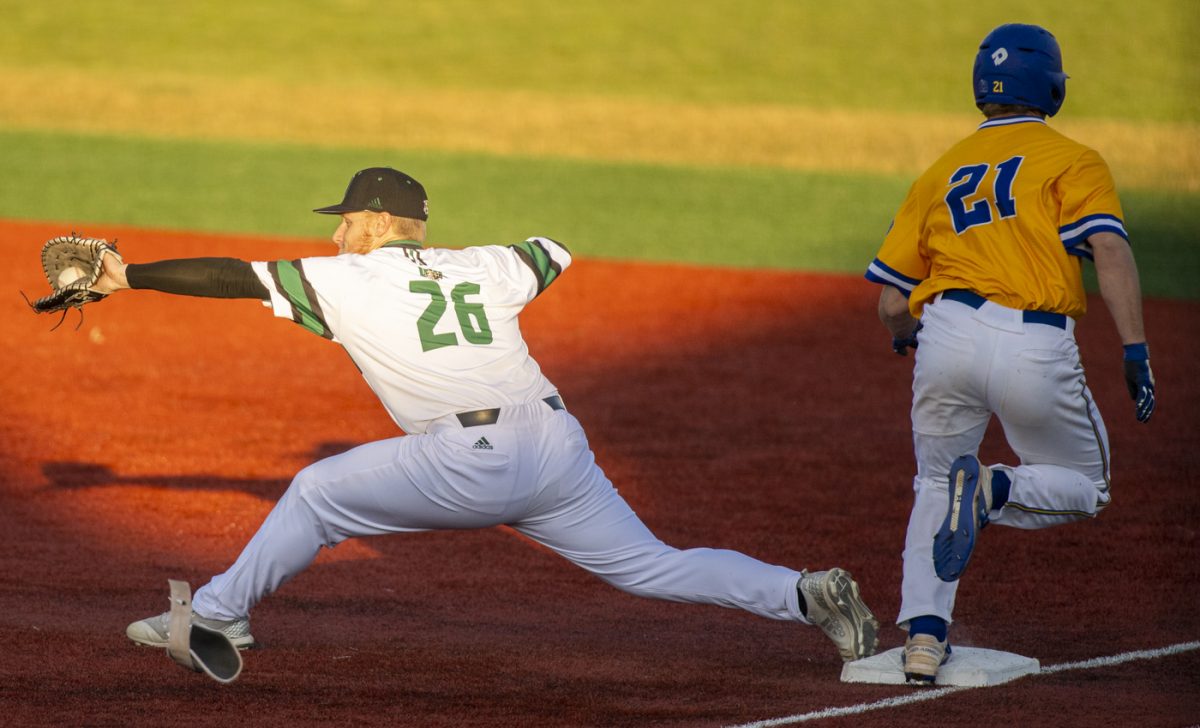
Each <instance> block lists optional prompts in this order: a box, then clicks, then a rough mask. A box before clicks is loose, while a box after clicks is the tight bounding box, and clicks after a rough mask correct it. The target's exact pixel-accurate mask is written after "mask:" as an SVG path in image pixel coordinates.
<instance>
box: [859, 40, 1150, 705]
mask: <svg viewBox="0 0 1200 728" xmlns="http://www.w3.org/2000/svg"><path fill="white" fill-rule="evenodd" d="M972 75H973V81H974V84H973V86H974V90H975V101H976V105H977V106H978V108H979V109H980V111H981V112H982V113H983V114H984V116H985V117H986V120H985V121H984V122H983V123H982V124H980V125H979V128H978V129H976V130H975V131H974V133H972V134H971V135H970V136H968V137H966V138H965V139H963V140H962V141H960V142H959V143H957V144H955V145H954V146H953V147H951V148H950V149H949V150H948V151H947V152H946V153H945V154H944V155H942V157H940V158H939V159H938V160H937V161H936V162H934V163H933V165H932V166H930V168H929V169H928V170H927V171H926V172H925V173H924V174H922V175H921V176H920V177H919V178H918V179H917V181H916V182H915V183H914V184H913V186H912V188H911V189H910V191H909V193H908V196H907V198H906V199H905V201H904V203H903V205H902V206H901V208H900V211H899V212H898V213H897V215H896V218H895V220H894V221H893V224H892V227H891V229H890V230H889V231H888V234H887V236H886V237H885V239H884V242H883V245H882V246H881V248H880V251H879V254H878V256H877V257H876V258H875V260H874V261H872V262H871V264H870V266H869V268H868V270H867V273H866V277H867V279H868V280H871V281H874V282H875V283H879V284H881V285H883V286H884V287H883V289H882V291H881V293H880V298H879V315H880V318H881V320H882V321H883V323H884V325H885V326H886V327H887V328H888V330H889V331H890V332H891V334H892V336H893V342H892V346H893V349H894V350H895V351H896V352H897V353H901V354H903V353H905V351H907V349H908V348H909V347H912V348H914V349H916V350H917V353H916V366H915V369H914V372H913V403H912V431H913V444H914V447H915V451H916V461H917V475H916V478H915V479H914V482H913V489H914V491H915V492H916V496H915V499H914V502H913V507H912V513H911V515H910V518H909V523H908V535H907V539H906V542H905V547H904V577H903V581H902V584H901V606H900V614H899V617H898V620H897V621H898V622H899V623H900V624H901V625H902V626H904V627H907V628H908V639H907V641H906V643H905V650H904V670H905V674H906V676H907V678H908V679H909V680H910V681H911V682H914V683H918V684H920V683H925V684H931V683H934V682H936V679H937V674H938V670H939V668H940V667H941V665H942V664H943V663H944V662H946V661H947V659H949V657H950V643H949V637H948V627H949V624H950V621H951V615H952V612H953V610H954V600H955V595H956V593H957V588H958V579H959V577H960V576H961V575H962V573H963V570H964V569H965V568H966V566H967V562H968V560H969V559H970V557H971V554H972V552H973V550H974V549H975V546H976V541H977V536H978V534H979V531H980V530H981V529H982V528H983V527H984V526H986V525H987V524H988V523H994V524H998V525H1003V526H1009V527H1013V528H1021V529H1039V528H1047V527H1050V526H1056V525H1060V524H1065V523H1071V522H1075V521H1079V520H1083V519H1087V518H1094V517H1095V516H1097V515H1098V514H1099V513H1100V511H1101V510H1103V509H1104V508H1105V507H1106V506H1107V505H1108V504H1109V501H1110V499H1111V492H1110V489H1109V475H1110V473H1109V450H1108V433H1107V432H1106V430H1105V427H1104V420H1103V419H1102V418H1101V417H1100V411H1099V409H1098V408H1097V407H1096V401H1095V399H1094V398H1093V397H1092V393H1091V391H1090V390H1089V389H1088V386H1087V382H1086V380H1085V378H1084V373H1083V365H1082V363H1081V361H1080V357H1079V347H1078V346H1077V345H1076V343H1075V337H1074V331H1075V319H1076V318H1077V317H1078V316H1081V315H1083V313H1084V312H1085V311H1086V309H1087V298H1086V296H1085V294H1084V288H1083V274H1082V263H1081V261H1082V260H1084V259H1091V260H1093V261H1094V262H1095V266H1096V273H1097V277H1098V279H1099V282H1100V290H1101V293H1102V294H1103V297H1104V300H1105V303H1106V304H1107V305H1108V309H1109V311H1110V313H1111V314H1112V317H1113V321H1114V323H1115V324H1116V328H1117V331H1118V333H1119V334H1120V336H1121V340H1122V343H1123V344H1124V354H1123V358H1124V363H1125V378H1126V384H1127V385H1128V388H1129V394H1130V396H1131V397H1132V399H1133V401H1134V413H1135V415H1136V416H1137V419H1138V420H1139V421H1141V422H1145V421H1147V420H1149V419H1150V416H1151V414H1152V413H1153V412H1154V407H1155V384H1154V377H1153V375H1152V374H1151V371H1150V355H1149V347H1148V345H1147V343H1146V333H1145V328H1144V326H1143V322H1142V307H1141V292H1140V286H1139V283H1138V274H1137V266H1136V264H1135V263H1134V259H1133V252H1132V249H1131V248H1130V244H1129V239H1128V235H1127V233H1126V231H1125V224H1124V220H1123V214H1122V212H1121V203H1120V200H1119V199H1118V197H1117V191H1116V186H1115V184H1114V183H1113V179H1112V176H1111V174H1110V173H1109V170H1108V166H1107V165H1106V164H1105V163H1104V160H1103V159H1101V157H1100V155H1099V154H1097V153H1096V152H1095V151H1094V150H1092V149H1090V148H1088V147H1086V146H1084V145H1082V144H1079V143H1078V142H1075V141H1072V140H1071V139H1069V138H1067V137H1065V136H1063V135H1062V134H1060V133H1058V132H1057V131H1055V130H1054V129H1052V128H1050V126H1049V125H1048V124H1047V123H1046V117H1048V116H1054V114H1056V113H1057V112H1058V110H1059V108H1061V106H1062V103H1063V100H1064V99H1065V97H1066V79H1067V75H1066V74H1065V73H1063V67H1062V54H1061V51H1060V49H1059V46H1058V41H1057V40H1055V38H1054V36H1053V35H1051V34H1050V32H1049V31H1047V30H1045V29H1044V28H1040V27H1038V26H1036V25H1023V24H1016V23H1012V24H1006V25H1002V26H1000V27H998V28H996V29H995V30H993V31H992V32H991V33H989V34H988V35H987V37H985V38H984V39H983V42H982V43H981V44H980V46H979V50H978V52H977V54H976V58H975V65H974V71H973V74H972ZM918 344H919V347H920V348H917V347H918ZM993 413H994V414H996V415H997V416H998V417H999V418H1000V422H1001V423H1002V424H1003V426H1004V434H1005V437H1006V439H1007V440H1008V444H1009V445H1010V446H1012V449H1013V452H1014V453H1015V454H1016V455H1017V457H1018V458H1020V463H1019V464H1017V465H1007V464H995V465H991V466H987V465H983V464H982V463H980V461H979V458H978V456H977V455H978V451H979V446H980V443H981V442H982V440H983V435H984V432H985V431H986V429H987V426H988V422H989V421H990V420H991V418H992V415H993Z"/></svg>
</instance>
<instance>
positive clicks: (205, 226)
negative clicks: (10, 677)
mask: <svg viewBox="0 0 1200 728" xmlns="http://www.w3.org/2000/svg"><path fill="white" fill-rule="evenodd" d="M4 4H5V5H6V6H9V7H6V18H7V22H6V23H5V24H4V25H3V26H0V158H3V160H4V162H5V164H4V167H5V175H4V176H3V177H2V178H0V217H7V218H16V219H40V220H52V221H61V222H62V223H63V224H64V226H65V227H75V228H86V225H87V223H89V222H91V223H98V222H111V223H123V224H134V225H144V226H153V227H165V228H175V229H195V230H205V231H223V232H248V233H272V234H285V235H298V236H312V237H314V238H323V237H325V236H326V235H327V234H328V233H329V232H330V231H329V220H327V219H325V218H323V217H320V216H317V215H313V214H311V213H308V210H309V209H311V208H312V207H315V206H318V205H322V204H328V203H329V202H332V201H334V200H336V199H337V198H338V197H339V196H340V194H341V191H342V189H343V188H344V185H345V182H346V180H347V179H348V177H349V175H350V174H351V173H352V172H353V171H354V170H356V169H358V168H361V167H364V166H371V165H376V164H387V165H391V166H396V167H399V168H401V169H404V170H405V171H408V172H410V173H411V174H413V175H414V176H416V177H417V178H418V179H421V180H422V181H423V182H424V183H425V184H426V187H427V188H428V189H429V190H430V193H431V197H432V200H431V206H432V218H431V236H432V238H433V240H434V241H435V242H440V243H444V244H450V245H461V244H469V243H476V242H508V241H511V240H514V239H519V238H523V237H525V236H526V235H529V234H535V233H537V234H547V235H550V236H553V237H557V238H560V239H562V240H564V241H566V242H568V243H570V244H571V245H572V247H573V249H575V250H576V251H577V252H579V253H583V254H586V255H592V256H602V257H610V258H629V259H643V260H678V261H688V262H696V263H706V264H722V265H735V266H764V267H778V268H791V269H811V270H823V271H840V272H848V273H855V274H857V273H859V272H861V271H862V270H863V268H864V267H865V265H866V263H867V262H869V260H870V259H871V257H872V255H873V254H874V252H875V250H876V248H877V245H878V242H879V240H880V237H881V236H882V234H883V232H884V231H885V230H886V228H887V225H888V222H889V221H890V219H891V216H892V214H893V212H894V211H895V208H896V206H897V205H898V204H899V202H900V200H901V198H902V197H903V195H904V192H905V190H906V189H907V186H908V184H909V183H910V182H911V180H912V177H913V176H914V175H915V174H916V173H917V172H918V171H919V169H920V166H921V165H922V164H923V163H925V162H927V161H929V158H930V155H931V154H932V153H934V152H933V151H931V150H936V149H940V147H941V145H943V143H944V141H943V140H944V139H946V138H953V137H951V136H948V135H956V136H961V135H963V134H965V133H967V132H969V130H970V129H971V128H972V126H973V125H974V124H975V123H976V122H977V116H976V115H975V112H974V110H973V109H972V108H971V105H970V99H969V96H968V94H969V75H970V62H971V58H972V55H973V50H974V47H975V45H976V44H977V43H978V41H979V39H980V38H981V37H982V35H983V34H984V33H986V32H987V31H988V30H989V29H990V28H991V27H993V26H994V25H996V24H998V23H1000V22H1005V21H1010V20H1021V21H1028V22H1039V23H1042V24H1045V25H1046V26H1048V27H1050V28H1051V29H1052V30H1054V31H1055V33H1056V34H1057V35H1058V37H1059V38H1060V40H1061V41H1062V43H1063V46H1064V56H1065V60H1066V66H1067V70H1068V72H1070V73H1071V76H1072V80H1071V81H1070V82H1069V85H1068V89H1069V94H1068V101H1067V105H1066V108H1065V110H1064V112H1063V114H1062V115H1061V117H1060V118H1061V119H1062V123H1063V124H1064V125H1067V124H1071V123H1077V124H1083V125H1084V126H1082V127H1080V128H1081V129H1082V130H1083V132H1084V138H1085V140H1086V141H1088V143H1091V144H1093V145H1095V146H1097V147H1098V148H1099V149H1100V150H1101V152H1102V153H1104V154H1105V156H1106V157H1110V161H1112V162H1113V169H1114V174H1115V175H1116V177H1117V181H1118V185H1119V186H1120V188H1121V191H1122V199H1123V201H1124V203H1125V207H1126V218H1127V223H1128V225H1129V228H1130V230H1131V233H1132V235H1133V238H1134V243H1135V247H1136V250H1137V253H1138V258H1139V265H1140V266H1141V269H1142V274H1143V281H1144V287H1145V289H1146V291H1147V292H1148V293H1150V294H1152V295H1161V296H1182V297H1194V296H1196V295H1197V294H1196V291H1195V289H1196V286H1195V285H1194V284H1193V283H1192V282H1193V281H1195V280H1197V279H1198V278H1200V251H1198V249H1197V246H1196V245H1195V244H1194V237H1195V233H1196V231H1198V230H1200V183H1198V182H1197V180H1198V179H1200V178H1198V177H1197V172H1196V170H1197V168H1200V164H1193V162H1196V161H1197V160H1200V82H1198V80H1197V79H1198V74H1197V73H1196V71H1195V69H1196V68H1197V67H1200V48H1197V47H1196V45H1195V44H1192V43H1189V42H1188V40H1189V38H1190V37H1191V35H1192V34H1191V33H1190V32H1189V28H1190V29H1192V30H1194V29H1195V28H1196V27H1197V24H1198V23H1197V21H1198V19H1200V4H1197V3H1193V2H1190V0H1160V1H1158V2H1145V3H1139V4H1137V5H1136V8H1135V7H1134V5H1133V4H1128V3H1121V2H1116V1H1115V0H1101V1H1098V2H1091V3H1060V4H1054V6H1053V7H1050V5H1051V4H1048V3H1040V2H1032V1H1024V0H1021V1H1015V2H1009V3H1007V4H1005V6H1004V7H1003V8H974V7H971V6H966V5H963V4H961V3H951V2H942V1H933V0H924V1H917V2H912V3H907V4H905V5H904V7H903V8H902V9H897V8H896V6H894V5H893V4H892V3H890V2H884V1H882V0H880V1H878V2H871V1H869V0H849V1H847V2H843V3H839V4H836V7H827V6H826V4H824V3H817V2H798V1H793V2H784V1H775V2H756V3H734V2H732V1H726V0H719V1H715V2H706V3H690V2H683V1H681V0H664V1H662V2H655V3H636V4H635V3H623V2H618V3H613V2H604V3H601V2H591V1H587V2H576V3H560V2H551V1H550V0H521V1H520V2H514V3H504V4H499V3H491V2H483V1H482V0H478V1H468V0H450V1H448V2H441V3H433V4H424V5H412V4H399V3H396V4H388V3H383V4H367V3H364V2H357V1H354V0H338V1H334V0H324V1H321V2H308V3H304V4H303V5H302V6H298V5H296V4H294V3H287V2H284V1H283V0H267V1H264V2H209V3H194V4H188V5H180V6H178V7H177V6H176V5H175V4H169V3H165V2H158V1H151V0H122V1H118V0H93V1H91V2H87V1H85V0H71V1H67V2H61V3H55V4H54V5H52V6H51V5H45V4H34V3H4ZM301 7H302V9H300V8H301ZM64 18H70V22H69V23H64V22H63V19H64ZM825 118H835V119H836V123H832V124H826V123H825V122H823V121H822V120H823V119H825ZM1055 121H1056V123H1057V122H1058V120H1057V119H1056V120H1055ZM960 128H961V133H960V131H959V130H960ZM925 130H929V131H928V133H925ZM1132 144H1137V145H1139V146H1137V147H1136V149H1133V148H1132V147H1131V145H1132ZM922 145H928V148H926V147H925V146H922ZM859 147H861V148H863V149H868V150H871V151H870V153H869V154H865V155H863V154H856V153H855V151H856V149H857V148H859ZM1131 149H1132V151H1130V150H1131ZM1123 152H1125V156H1122V153H1123ZM5 242H6V243H8V244H10V245H33V244H34V241H5Z"/></svg>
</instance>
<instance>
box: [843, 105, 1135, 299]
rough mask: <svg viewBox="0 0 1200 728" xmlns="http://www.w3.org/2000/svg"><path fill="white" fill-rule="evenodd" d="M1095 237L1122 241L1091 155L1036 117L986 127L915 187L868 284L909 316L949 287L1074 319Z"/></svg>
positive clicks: (1100, 169)
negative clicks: (896, 295)
mask: <svg viewBox="0 0 1200 728" xmlns="http://www.w3.org/2000/svg"><path fill="white" fill-rule="evenodd" d="M1101 231H1107V232H1113V233H1116V234H1118V235H1120V236H1121V237H1123V238H1125V239H1126V240H1128V239H1129V236H1128V234H1127V233H1126V231H1125V224H1124V220H1123V217H1122V213H1121V202H1120V200H1119V199H1118V198H1117V191H1116V186H1115V185H1114V184H1113V180H1112V174H1111V173H1110V172H1109V169H1108V165H1107V164H1105V162H1104V160H1103V159H1101V158H1100V155H1099V154H1097V153H1096V152H1095V151H1094V150H1092V149H1090V148H1088V147H1086V146H1084V145H1082V144H1079V143H1078V142H1075V141H1072V140H1071V139H1068V138H1067V137H1065V136H1063V135H1062V134H1060V133H1059V132H1057V131H1055V130H1053V129H1051V128H1050V127H1049V126H1047V125H1046V122H1045V121H1044V120H1043V119H1041V118H1040V117H1037V116H1016V117H1003V118H998V119H989V120H988V121H985V122H984V123H983V124H981V125H980V126H979V128H978V129H977V130H976V131H975V133H974V134H972V135H971V136H969V137H967V138H966V139H964V140H962V141H961V142H959V143H958V144H956V145H954V146H953V147H951V148H950V150H949V151H947V152H946V153H945V154H944V155H942V157H941V158H940V159H938V160H937V161H936V162H934V164H933V165H932V166H931V167H930V168H929V169H928V170H926V172H925V173H924V174H922V175H921V176H920V177H919V178H918V179H917V181H916V182H914V183H913V185H912V188H911V189H910V190H909V192H908V197H907V198H906V199H905V200H904V204H903V205H902V206H901V207H900V211H899V212H898V213H897V214H896V217H895V219H894V220H893V221H892V226H891V228H890V229H889V230H888V233H887V235H886V237H885V238H884V241H883V245H882V246H881V247H880V249H879V253H878V255H877V256H876V257H875V260H874V261H872V263H871V265H870V266H869V267H868V268H867V273H866V278H867V279H868V280H870V281H873V282H875V283H881V284H884V285H892V286H895V287H896V288H898V289H900V291H901V292H902V293H904V295H905V296H906V297H907V298H908V305H909V310H910V311H911V312H912V314H913V315H914V316H917V317H919V316H920V315H921V310H922V308H923V307H924V305H925V304H926V303H927V302H928V301H930V300H931V299H932V298H933V297H934V296H936V295H937V294H938V293H941V292H942V291H946V290H950V289H954V288H965V289H968V290H971V291H974V292H975V293H978V294H979V295H981V296H983V297H984V298H987V299H988V300H990V301H993V302H995V303H998V304H1000V305H1002V306H1008V307H1009V308H1018V309H1024V310H1037V311H1053V312H1055V313H1063V314H1067V315H1068V316H1076V317H1077V316H1080V315H1082V314H1083V313H1084V312H1085V311H1086V310H1087V299H1086V297H1085V294H1084V290H1083V277H1082V270H1081V260H1080V259H1081V258H1088V259H1090V258H1091V257H1092V251H1091V246H1090V245H1089V244H1088V241H1087V239H1088V236H1089V235H1092V234H1094V233H1097V232H1101Z"/></svg>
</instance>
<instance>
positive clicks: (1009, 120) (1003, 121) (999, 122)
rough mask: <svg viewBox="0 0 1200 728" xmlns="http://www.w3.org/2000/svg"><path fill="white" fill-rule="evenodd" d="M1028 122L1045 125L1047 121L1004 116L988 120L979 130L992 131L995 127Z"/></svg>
mask: <svg viewBox="0 0 1200 728" xmlns="http://www.w3.org/2000/svg"><path fill="white" fill-rule="evenodd" d="M1028 122H1034V123H1037V124H1045V123H1046V120H1045V119H1043V118H1042V117H1040V116H1004V117H1001V118H999V119H988V120H986V121H984V122H983V123H982V124H980V125H979V128H980V129H990V128H991V127H993V126H1009V125H1011V124H1025V123H1028Z"/></svg>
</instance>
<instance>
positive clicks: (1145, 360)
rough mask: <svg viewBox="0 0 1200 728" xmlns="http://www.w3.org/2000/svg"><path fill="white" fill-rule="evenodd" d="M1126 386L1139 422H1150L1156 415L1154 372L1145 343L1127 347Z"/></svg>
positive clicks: (1148, 349)
mask: <svg viewBox="0 0 1200 728" xmlns="http://www.w3.org/2000/svg"><path fill="white" fill-rule="evenodd" d="M1125 384H1126V386H1128V387H1129V396H1130V398H1131V399H1133V404H1134V414H1136V415H1137V420H1138V422H1146V421H1148V420H1149V419H1150V415H1152V414H1154V404H1155V401H1154V372H1152V371H1150V348H1149V347H1148V346H1146V344H1144V343H1142V344H1126V345H1125Z"/></svg>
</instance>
